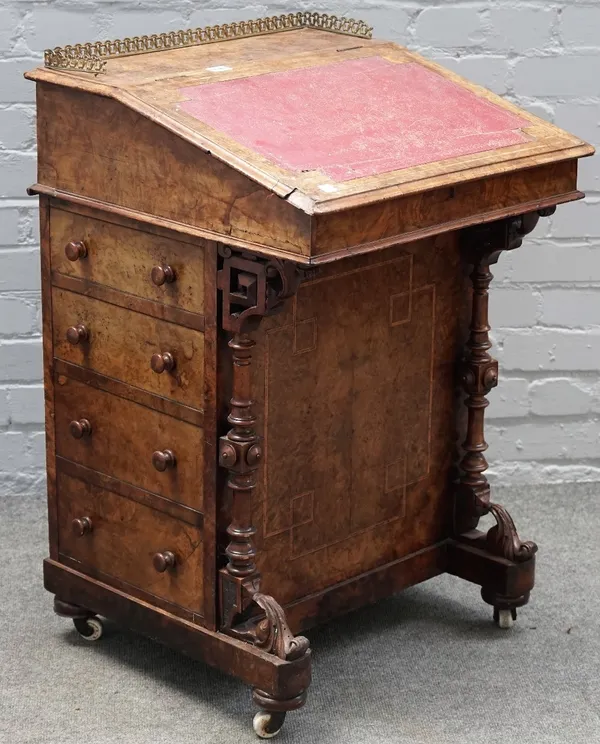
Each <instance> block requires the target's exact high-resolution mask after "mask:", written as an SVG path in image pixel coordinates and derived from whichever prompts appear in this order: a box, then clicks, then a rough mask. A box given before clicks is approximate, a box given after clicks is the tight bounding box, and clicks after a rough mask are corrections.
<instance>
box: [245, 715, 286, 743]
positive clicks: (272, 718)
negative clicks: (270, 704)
mask: <svg viewBox="0 0 600 744" xmlns="http://www.w3.org/2000/svg"><path fill="white" fill-rule="evenodd" d="M284 721H285V713H279V712H273V713H269V711H266V710H259V711H258V713H257V714H256V715H255V716H254V718H253V719H252V728H253V729H254V733H255V734H256V735H257V736H258V738H259V739H272V738H273V737H274V736H277V734H278V733H279V732H280V731H281V727H282V726H283V722H284Z"/></svg>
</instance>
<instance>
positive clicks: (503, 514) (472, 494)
mask: <svg viewBox="0 0 600 744" xmlns="http://www.w3.org/2000/svg"><path fill="white" fill-rule="evenodd" d="M554 209H555V208H554V207H551V208H548V209H543V210H538V211H536V212H532V213H529V214H524V215H521V216H519V217H512V218H509V219H506V220H502V221H499V222H492V223H487V224H483V225H478V226H477V227H473V228H470V229H469V230H467V231H465V234H464V240H463V247H464V249H465V252H466V258H467V260H468V261H469V263H470V264H472V266H473V270H472V272H471V283H472V286H473V298H472V309H471V323H470V326H469V337H468V339H467V342H466V347H465V355H464V358H463V360H462V362H461V365H460V382H461V385H462V388H463V390H464V391H465V393H466V396H467V397H466V399H465V406H466V408H467V414H468V419H467V433H466V437H465V441H464V442H463V450H464V454H463V457H462V460H461V461H460V465H459V467H460V471H461V473H460V477H459V480H458V483H457V484H456V488H455V531H456V533H457V534H463V533H465V532H468V531H470V530H474V529H475V528H476V527H477V524H478V522H479V519H480V518H481V517H482V516H484V515H485V514H488V513H490V512H491V513H492V515H493V516H494V518H495V519H496V522H497V525H496V526H495V527H493V528H492V529H491V530H490V531H489V532H488V535H487V538H486V541H487V548H488V550H489V551H490V552H491V553H493V554H494V555H499V556H501V557H504V558H507V559H509V560H512V561H515V562H519V561H525V560H527V559H528V558H529V557H531V556H532V555H533V554H534V553H535V551H536V549H537V548H536V546H535V545H534V544H533V543H521V541H520V539H519V537H518V535H517V531H516V529H515V525H514V522H513V521H512V519H511V517H510V516H509V514H508V512H507V511H506V510H505V509H504V508H503V507H501V506H499V505H498V504H493V503H491V502H490V486H489V483H488V480H487V478H486V477H485V475H484V473H485V471H486V470H487V468H488V463H487V460H486V458H485V455H484V453H485V451H486V450H487V448H488V445H487V442H486V441H485V436H484V414H485V409H486V408H487V406H488V405H489V402H488V400H487V397H486V396H487V395H488V394H489V393H490V391H491V390H492V388H494V387H495V386H496V385H497V384H498V362H497V361H496V360H495V359H494V358H493V357H492V356H491V355H490V353H489V351H490V349H491V347H492V343H491V340H490V336H489V331H490V325H489V317H488V302H489V287H490V283H491V281H492V279H493V275H492V274H491V272H490V265H491V264H494V263H496V261H497V260H498V258H499V256H500V254H501V253H502V251H509V250H514V249H515V248H519V247H520V246H521V245H522V242H523V238H524V236H525V235H527V234H528V233H529V232H531V231H532V230H533V229H534V227H535V226H536V225H537V223H538V220H539V218H540V217H541V216H549V215H550V214H552V213H553V212H554Z"/></svg>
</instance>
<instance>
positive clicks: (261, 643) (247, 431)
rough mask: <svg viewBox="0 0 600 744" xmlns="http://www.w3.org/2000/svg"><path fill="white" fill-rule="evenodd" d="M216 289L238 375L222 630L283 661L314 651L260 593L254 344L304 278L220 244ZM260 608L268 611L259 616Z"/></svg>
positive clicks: (226, 452)
mask: <svg viewBox="0 0 600 744" xmlns="http://www.w3.org/2000/svg"><path fill="white" fill-rule="evenodd" d="M219 252H220V255H221V257H222V259H223V262H222V267H221V269H220V270H219V272H218V276H217V286H218V288H219V289H220V290H221V293H222V324H223V328H224V329H225V330H227V331H230V332H231V333H232V338H231V339H230V341H229V348H230V349H231V352H232V362H233V376H232V391H231V399H230V401H229V415H228V416H227V421H228V423H229V424H230V426H231V428H230V429H229V431H228V432H227V434H225V435H224V436H222V437H220V439H219V464H220V465H221V467H223V468H226V469H227V471H228V477H227V489H228V491H229V494H230V499H231V522H230V524H229V526H228V527H227V534H228V536H229V544H228V545H227V548H226V549H225V553H226V555H227V559H228V562H227V565H226V566H225V567H224V568H222V569H221V570H220V572H219V590H220V610H221V629H222V630H223V631H225V632H227V633H229V634H231V635H234V636H236V637H238V638H241V639H243V640H246V641H248V642H250V643H253V644H254V645H255V646H257V647H259V648H262V649H264V650H265V651H267V652H268V653H271V654H275V655H276V656H278V657H279V658H281V659H287V660H293V659H297V658H299V657H300V656H302V655H304V654H305V653H306V652H307V651H308V641H307V640H306V638H303V637H301V636H300V637H298V638H294V636H293V635H292V633H291V631H290V629H289V627H288V625H287V622H286V619H285V614H284V611H283V609H282V608H281V606H280V605H279V604H278V603H277V602H276V601H275V600H274V599H273V597H270V596H268V595H265V594H261V593H260V573H259V572H258V569H257V567H256V563H255V558H256V547H255V545H254V535H255V534H256V528H255V527H254V525H253V524H252V496H253V493H254V489H255V488H256V471H257V470H258V467H259V466H260V463H261V461H262V456H263V453H262V448H261V443H260V437H259V435H258V433H257V432H256V429H255V425H256V416H255V415H254V410H253V407H254V401H253V399H252V394H251V379H250V378H251V375H250V365H251V361H252V350H253V348H254V346H255V345H256V342H255V341H254V340H253V339H252V338H251V336H250V335H249V332H250V331H252V330H256V328H257V327H258V325H259V324H260V321H261V320H262V319H263V318H264V317H265V316H267V315H273V314H275V313H277V312H279V311H280V310H281V309H282V308H283V303H284V300H285V299H286V298H288V297H290V296H291V295H293V294H294V293H295V291H296V289H297V288H298V284H299V283H300V281H301V279H302V274H301V272H300V271H299V270H298V269H297V268H296V266H295V265H294V264H292V263H290V262H288V261H280V260H278V259H263V258H260V257H256V256H253V255H245V254H241V255H237V254H233V252H232V251H231V249H230V248H228V247H226V246H222V247H221V249H220V251H219ZM259 610H261V611H262V613H264V617H263V616H258V617H257V612H258V611H259Z"/></svg>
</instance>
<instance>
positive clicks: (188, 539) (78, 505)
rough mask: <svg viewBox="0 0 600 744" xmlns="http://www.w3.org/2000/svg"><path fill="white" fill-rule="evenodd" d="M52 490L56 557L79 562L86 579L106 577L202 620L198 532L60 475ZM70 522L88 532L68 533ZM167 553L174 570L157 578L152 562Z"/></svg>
mask: <svg viewBox="0 0 600 744" xmlns="http://www.w3.org/2000/svg"><path fill="white" fill-rule="evenodd" d="M57 485H58V522H59V527H58V532H59V535H58V546H59V553H60V554H61V555H62V556H66V557H68V558H71V559H73V560H75V561H78V562H80V563H81V564H82V566H83V570H84V571H85V570H86V568H87V572H88V573H90V574H97V573H98V572H100V573H102V574H104V575H105V576H108V577H110V576H112V577H114V578H116V579H118V580H119V581H123V582H126V583H127V584H130V585H132V586H135V587H137V588H138V589H141V590H142V591H144V592H148V593H149V594H152V595H154V596H156V597H160V598H162V599H164V600H166V601H167V602H172V603H173V604H176V605H179V606H180V607H184V608H186V609H189V610H191V611H192V612H195V613H198V614H202V611H203V604H202V603H203V594H204V592H203V584H202V582H203V540H202V532H201V530H200V529H199V528H198V527H193V526H192V525H189V524H186V523H185V522H180V521H179V520H177V519H173V518H172V517H169V516H167V515H166V514H164V513H162V512H159V511H156V510H154V509H151V508H150V507H148V506H145V505H143V504H140V503H138V502H136V501H131V500H130V499H126V498H123V497H122V496H118V495H117V494H115V493H112V492H111V491H106V490H104V489H101V488H98V487H97V486H94V485H91V484H89V483H85V482H84V481H81V480H78V479H76V478H71V477H70V476H68V475H66V474H64V473H59V474H58V482H57ZM74 520H80V524H83V523H84V522H85V520H88V521H89V527H90V529H83V530H82V529H80V528H79V527H80V525H76V527H77V529H74V526H73V522H74ZM81 532H83V534H81ZM167 553H171V554H172V555H173V558H174V565H173V566H172V567H167V568H166V570H164V571H163V572H162V573H161V572H159V571H158V570H157V568H156V567H155V564H154V560H155V556H156V555H157V554H162V556H163V557H164V556H165V555H166V554H167ZM167 557H168V556H167Z"/></svg>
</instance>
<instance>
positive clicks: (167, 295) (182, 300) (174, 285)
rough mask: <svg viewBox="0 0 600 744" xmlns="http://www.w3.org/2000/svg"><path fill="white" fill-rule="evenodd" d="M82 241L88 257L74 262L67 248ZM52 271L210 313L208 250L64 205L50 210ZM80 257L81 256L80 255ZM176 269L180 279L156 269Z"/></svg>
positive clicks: (190, 309) (156, 300) (200, 312)
mask: <svg viewBox="0 0 600 744" xmlns="http://www.w3.org/2000/svg"><path fill="white" fill-rule="evenodd" d="M79 242H82V243H83V244H84V246H85V251H86V255H84V256H82V257H80V258H77V259H76V260H69V258H68V257H67V255H66V252H65V248H66V246H67V245H68V244H69V243H79ZM50 247H51V252H52V271H53V273H54V274H56V273H57V274H61V275H64V276H69V277H76V278H78V279H83V280H87V281H88V282H95V283H97V284H103V285H106V286H107V287H113V288H114V289H118V290H121V291H122V292H128V293H129V294H133V295H137V296H138V297H144V298H146V299H149V300H153V301H155V302H160V303H163V304H165V305H171V306H174V307H179V308H182V309H184V310H187V311H189V312H193V313H199V314H203V313H204V251H203V249H202V247H201V246H199V245H198V246H197V245H191V244H186V243H181V242H179V241H176V240H173V239H172V238H166V237H161V236H159V235H154V234H152V233H146V232H142V231H141V230H136V229H133V228H130V227H123V226H121V225H115V224H113V223H112V222H105V221H104V220H96V219H93V218H90V217H84V216H82V215H79V214H74V213H72V212H65V211H63V210H60V209H55V208H54V209H52V211H51V213H50ZM75 255H76V254H75ZM167 266H169V267H171V269H173V274H174V280H173V281H171V282H169V281H168V279H169V276H168V272H167V275H163V276H160V275H158V276H157V275H156V273H155V276H154V278H155V279H156V280H158V281H160V280H161V279H163V278H164V283H163V284H161V285H158V286H157V285H156V284H155V283H154V281H153V277H152V270H153V269H154V268H155V267H158V268H165V267H167Z"/></svg>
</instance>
